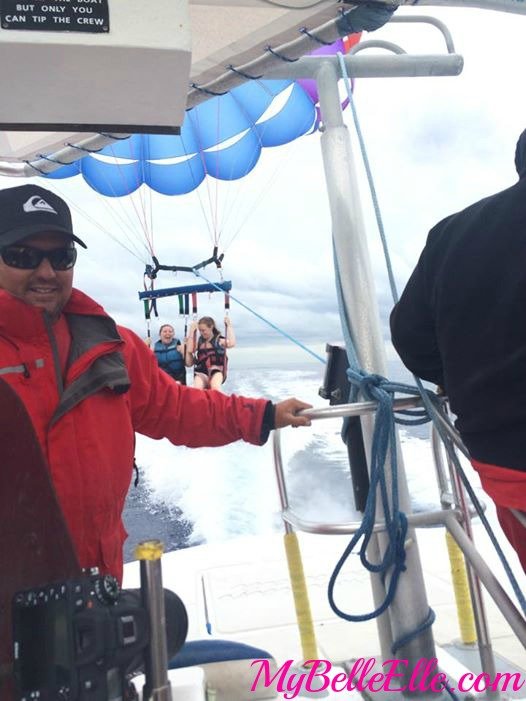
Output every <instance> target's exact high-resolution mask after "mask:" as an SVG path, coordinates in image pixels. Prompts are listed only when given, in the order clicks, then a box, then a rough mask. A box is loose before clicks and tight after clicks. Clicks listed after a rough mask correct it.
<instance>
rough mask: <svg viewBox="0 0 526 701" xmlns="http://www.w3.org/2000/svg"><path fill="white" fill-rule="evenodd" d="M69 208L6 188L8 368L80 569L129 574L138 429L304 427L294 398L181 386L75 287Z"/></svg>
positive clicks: (202, 438)
mask: <svg viewBox="0 0 526 701" xmlns="http://www.w3.org/2000/svg"><path fill="white" fill-rule="evenodd" d="M76 243H77V244H79V245H80V246H83V247H84V248H85V247H86V246H85V244H84V243H83V241H81V240H80V239H79V238H78V237H77V236H75V234H74V233H73V227H72V221H71V214H70V211H69V208H68V206H67V204H66V203H65V202H64V201H63V200H62V199H61V198H60V197H58V196H57V195H55V194H54V193H52V192H50V191H48V190H45V189H44V188H41V187H38V186H35V185H22V186H21V187H14V188H9V189H6V190H0V375H1V376H2V379H4V380H6V381H7V382H8V383H9V384H10V385H11V386H12V387H13V388H14V389H15V391H16V392H17V393H18V395H19V396H20V397H21V399H22V401H23V402H24V404H25V406H26V408H27V410H28V412H29V414H30V416H31V419H32V421H33V424H34V427H35V430H36V433H37V436H38V439H39V442H40V445H41V447H42V450H43V452H44V455H45V456H46V459H47V462H48V464H49V469H50V473H51V477H52V481H53V484H54V487H55V489H56V492H57V495H58V498H59V501H60V504H61V507H62V510H63V512H64V515H65V518H66V522H67V524H68V526H69V530H70V533H71V536H72V538H73V541H74V543H75V547H76V550H77V554H78V557H79V560H80V564H81V565H82V566H83V567H99V569H100V570H101V572H103V573H111V574H113V575H115V576H116V577H118V578H119V579H120V578H121V577H122V565H123V558H122V545H123V542H124V540H125V538H126V532H125V530H124V527H123V524H122V519H121V516H122V511H123V508H124V501H125V498H126V494H127V492H128V487H129V484H130V481H131V476H132V465H133V452H134V434H135V432H136V431H137V432H139V433H142V434H144V435H146V436H150V437H151V438H168V439H169V440H170V441H171V442H172V443H174V444H175V445H186V446H188V447H192V448H196V447H202V446H220V445H225V444H227V443H231V442H233V441H237V440H239V439H243V440H245V441H248V442H249V443H253V444H255V445H262V444H263V443H265V441H266V440H267V438H268V434H269V432H270V430H272V429H274V428H282V427H284V426H305V425H309V423H310V421H309V419H308V418H307V417H305V416H298V415H297V413H298V412H299V411H300V410H301V409H305V408H308V407H309V406H310V405H308V404H305V403H304V402H301V401H299V400H297V399H287V400H285V401H283V402H279V403H278V404H276V405H274V404H272V403H271V402H269V401H266V400H264V399H249V398H245V397H237V396H233V395H232V396H226V395H224V394H223V393H221V392H202V391H200V390H195V389H193V388H189V387H185V386H183V385H180V384H178V383H176V382H174V381H173V380H172V379H171V378H170V377H169V376H168V375H167V374H166V373H164V372H163V371H162V370H160V369H159V366H158V364H157V361H156V359H155V356H154V354H153V353H152V352H151V351H150V350H149V349H148V348H147V347H146V346H145V344H144V343H143V341H142V340H141V339H140V338H139V337H138V336H136V335H135V334H134V333H133V332H132V331H130V330H129V329H126V328H123V327H121V326H117V325H116V324H115V322H114V321H113V319H112V318H111V317H110V316H108V315H107V314H106V312H105V311H104V309H102V307H101V306H99V305H98V304H97V303H96V302H95V301H93V300H92V299H90V298H89V297H88V296H87V295H85V294H83V293H82V292H80V291H79V290H76V289H74V288H73V269H74V265H75V262H76V259H77V248H76V247H75V244H76Z"/></svg>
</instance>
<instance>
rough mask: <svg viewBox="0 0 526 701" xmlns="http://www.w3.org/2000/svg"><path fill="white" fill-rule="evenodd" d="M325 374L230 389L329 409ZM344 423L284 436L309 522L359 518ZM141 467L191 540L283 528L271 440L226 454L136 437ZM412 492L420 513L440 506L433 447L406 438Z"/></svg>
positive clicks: (271, 373)
mask: <svg viewBox="0 0 526 701" xmlns="http://www.w3.org/2000/svg"><path fill="white" fill-rule="evenodd" d="M322 374H323V368H321V369H318V368H317V367H316V366H314V367H313V369H308V370H301V369H300V370H253V369H247V370H246V371H245V372H241V371H237V372H234V371H232V372H231V376H230V378H229V380H228V384H227V387H226V389H227V390H228V391H229V392H232V393H236V394H242V395H245V396H264V397H268V398H270V399H273V400H279V399H284V398H286V397H290V396H296V397H299V398H301V399H304V400H305V401H308V402H310V403H312V404H313V405H314V406H318V407H319V406H325V405H327V402H325V401H324V400H322V399H321V398H320V397H319V396H318V388H319V386H320V384H321V377H322ZM340 431H341V419H329V420H320V421H316V422H314V423H313V426H312V427H310V428H300V429H297V430H296V429H290V428H289V429H285V430H284V431H282V451H283V459H284V465H285V469H286V478H287V488H288V493H289V502H290V505H291V507H292V508H293V510H294V511H295V512H296V513H297V514H298V515H299V516H300V517H302V518H303V519H305V520H308V521H324V522H327V523H331V522H333V523H334V522H341V521H350V520H356V518H357V515H356V512H355V511H354V509H353V497H352V486H351V481H350V476H349V466H348V461H347V452H346V448H345V446H344V444H343V442H342V440H341V437H340ZM137 438H138V440H137V451H136V452H137V462H138V464H139V465H140V466H141V467H142V468H144V476H143V479H144V481H145V483H146V484H147V486H148V490H149V492H150V499H151V501H152V502H153V503H160V504H161V505H162V506H163V507H165V508H168V509H173V508H174V507H178V508H180V509H181V510H182V512H183V514H184V516H185V517H186V518H187V519H188V520H190V521H191V522H192V523H193V524H194V531H193V537H192V542H198V541H201V540H206V541H207V542H218V541H223V540H226V539H229V538H231V537H233V536H235V535H248V534H264V533H268V532H270V531H272V530H279V529H281V528H282V525H281V520H280V518H279V510H280V504H279V497H278V491H277V488H276V479H275V474H274V467H273V458H272V445H271V441H269V442H268V443H267V445H266V446H264V447H257V446H251V445H247V444H246V443H243V442H238V443H236V444H233V445H229V446H225V447H223V448H200V449H188V448H184V447H175V446H172V445H171V444H170V443H169V442H168V441H151V440H149V439H147V438H144V437H143V436H138V437H137ZM401 438H402V447H403V452H404V459H405V463H406V473H407V476H408V482H409V489H410V493H411V499H412V502H413V507H414V508H415V509H416V510H422V509H423V508H430V507H433V506H438V492H437V489H436V479H435V475H434V469H433V462H432V456H431V448H430V442H429V441H428V440H422V439H420V438H416V437H411V436H410V435H409V434H408V433H407V431H402V432H401Z"/></svg>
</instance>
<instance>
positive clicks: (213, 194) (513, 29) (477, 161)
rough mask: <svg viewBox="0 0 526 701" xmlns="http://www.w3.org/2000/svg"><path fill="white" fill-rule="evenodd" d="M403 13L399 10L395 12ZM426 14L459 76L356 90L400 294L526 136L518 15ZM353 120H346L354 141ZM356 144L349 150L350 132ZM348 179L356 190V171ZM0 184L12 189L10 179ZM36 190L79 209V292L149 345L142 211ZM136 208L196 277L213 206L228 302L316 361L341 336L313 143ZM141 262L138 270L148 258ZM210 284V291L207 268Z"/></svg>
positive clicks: (250, 338)
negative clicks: (441, 228) (436, 231)
mask: <svg viewBox="0 0 526 701" xmlns="http://www.w3.org/2000/svg"><path fill="white" fill-rule="evenodd" d="M410 12H411V10H406V9H403V10H399V11H398V13H397V14H398V16H401V15H402V13H404V14H409V13H410ZM413 14H415V13H414V12H413ZM416 14H423V13H422V12H417V13H416ZM426 14H430V15H433V16H435V17H438V18H440V19H442V20H443V21H445V22H446V24H447V25H448V27H449V29H450V31H451V33H452V36H453V39H454V41H455V47H456V50H457V52H458V53H460V54H462V55H463V56H464V60H465V66H464V71H463V73H462V74H461V76H459V77H451V78H442V77H441V78H425V79H424V78H413V79H407V78H398V79H368V80H366V79H361V80H358V81H357V82H356V86H355V101H356V106H357V109H358V112H359V116H360V120H361V125H362V130H363V133H364V137H365V140H366V144H367V148H368V152H369V157H370V161H371V166H372V169H373V175H374V177H375V181H376V186H377V191H378V197H379V201H380V205H381V208H382V213H383V217H384V223H385V228H386V231H387V236H388V239H389V244H390V249H391V254H392V257H393V264H394V268H395V272H396V275H397V278H398V281H399V285H400V289H401V288H402V286H403V283H404V282H405V281H406V279H407V277H408V275H409V274H410V272H411V269H412V267H413V266H414V264H415V262H416V260H417V257H418V255H419V252H420V250H421V248H422V246H423V245H424V242H425V238H426V235H427V232H428V230H429V228H430V227H431V226H432V225H433V224H434V223H435V222H436V221H438V220H439V219H441V218H442V217H444V216H446V215H447V214H449V213H451V212H453V211H457V210H459V209H461V208H463V207H464V206H466V205H468V204H470V203H471V202H472V201H474V200H475V199H478V198H480V197H483V196H485V195H487V194H490V193H491V192H494V191H496V190H499V189H503V188H505V187H507V186H508V185H510V184H512V183H513V182H514V181H515V179H516V174H515V170H514V165H513V155H514V149H515V143H516V140H517V138H518V135H519V134H520V132H521V131H522V130H523V129H524V128H526V95H525V90H524V67H525V66H526V42H525V41H524V36H526V16H523V15H511V14H503V13H497V12H492V11H481V10H474V9H469V10H460V9H456V8H455V9H453V8H452V9H443V8H440V9H439V8H436V9H435V8H426ZM380 32H381V33H380ZM380 36H382V37H383V38H388V39H390V40H392V41H397V43H400V44H402V46H403V47H404V48H406V49H407V50H408V51H416V52H418V53H432V52H436V51H443V42H442V40H441V37H440V35H439V33H438V32H437V31H436V30H435V29H433V28H427V27H424V28H420V27H419V26H418V25H410V26H409V29H408V30H404V29H403V28H402V27H401V26H400V25H394V26H392V27H391V28H385V29H383V30H380V31H379V32H375V33H374V35H373V34H371V35H367V36H366V37H365V38H380ZM350 120H351V115H350V112H349V111H348V114H347V116H346V121H347V123H348V124H349V126H350V132H351V134H352V133H353V127H352V125H351V121H350ZM352 138H353V143H355V137H354V134H353V137H352ZM355 152H356V155H357V157H359V154H358V151H357V149H355ZM357 170H358V173H359V177H360V179H361V180H362V181H363V180H364V178H363V167H362V165H361V163H360V161H359V160H357ZM2 182H3V183H4V182H5V185H8V184H20V181H18V180H16V181H15V180H13V179H5V181H2ZM40 182H41V184H43V185H44V186H48V187H50V189H54V190H56V191H57V192H59V194H62V195H63V196H65V197H66V199H67V200H68V202H69V203H70V204H71V205H72V208H73V209H74V218H75V224H76V228H77V230H78V232H79V234H80V235H81V236H82V237H84V238H85V239H86V240H87V241H88V243H89V250H88V251H87V252H84V251H82V252H81V254H80V256H79V263H78V265H77V272H76V284H77V286H78V287H80V288H81V289H83V290H85V291H86V292H88V293H89V294H90V295H91V296H93V297H95V298H96V299H97V300H98V301H100V302H101V303H102V304H103V305H104V306H105V308H106V309H107V310H108V311H109V312H110V313H111V314H112V315H114V316H115V318H116V319H117V320H118V321H119V322H120V323H124V324H126V325H128V326H130V327H132V328H133V329H135V330H136V331H137V332H138V333H140V334H141V335H144V334H145V323H144V319H143V312H142V305H141V304H140V303H139V301H138V297H137V292H138V290H139V289H142V274H143V269H144V265H143V262H142V261H139V260H138V259H137V258H135V257H134V256H133V255H131V254H130V253H129V252H128V251H127V250H125V249H124V248H122V247H121V246H120V245H119V244H118V243H117V242H116V240H115V239H117V240H119V241H121V242H125V243H126V245H129V241H128V237H129V236H130V234H129V228H130V227H132V228H133V229H134V230H135V233H134V234H133V235H134V236H137V241H140V240H141V238H142V237H143V234H142V231H141V224H140V217H139V216H138V214H137V213H136V211H135V209H139V208H140V207H141V206H142V205H141V196H140V195H135V196H134V197H133V198H123V199H121V200H114V199H109V198H102V197H101V196H99V195H97V194H96V193H94V192H93V191H92V190H90V189H89V187H88V186H87V185H86V184H85V183H84V182H83V181H82V180H81V179H80V178H78V177H77V178H75V179H70V180H65V181H58V182H54V181H51V182H49V181H47V182H43V181H41V180H40ZM363 198H364V199H363V202H364V204H363V207H364V214H365V220H366V223H367V228H368V239H369V246H370V251H371V257H372V260H373V268H374V272H375V276H376V285H377V293H378V303H379V306H380V309H381V312H382V316H383V318H384V319H385V318H386V315H387V312H388V310H389V308H390V307H391V306H392V302H391V299H390V293H389V290H388V287H387V282H386V276H385V272H384V270H385V266H384V263H383V258H382V256H381V251H380V248H379V243H378V234H377V231H376V228H375V223H374V218H373V216H372V208H371V205H370V200H369V197H368V194H367V191H366V189H365V187H364V188H363ZM150 199H151V202H152V206H151V207H150ZM126 200H127V201H126ZM142 200H143V202H144V203H145V206H146V219H147V221H148V225H149V228H151V227H150V223H149V222H150V218H152V220H153V235H154V242H155V250H156V253H157V255H158V257H159V259H160V260H161V261H162V262H165V263H168V264H170V263H172V264H181V265H191V264H195V263H197V262H198V261H200V260H202V259H204V258H207V257H208V256H209V255H210V254H211V250H212V239H211V235H210V233H209V227H210V226H211V221H212V219H213V217H214V215H213V211H214V210H215V209H216V207H218V208H219V217H218V219H219V221H221V222H222V224H223V227H222V228H223V233H222V237H221V240H220V251H222V250H223V249H224V247H225V246H226V250H225V254H226V255H225V271H224V275H225V279H231V280H232V281H233V295H234V296H235V297H238V298H239V299H240V300H242V301H243V302H244V303H245V304H247V305H248V306H250V307H252V308H253V309H254V310H255V311H257V312H258V313H259V314H261V315H262V316H264V317H268V318H269V319H270V320H271V321H272V322H273V323H274V324H276V325H278V326H279V327H281V328H283V330H284V331H286V332H287V333H289V334H291V335H292V336H294V337H297V338H298V339H299V340H300V341H301V342H302V343H304V344H307V345H310V346H313V347H314V348H316V350H317V351H320V350H321V349H323V347H324V343H325V341H335V340H339V339H340V338H341V332H340V326H339V320H338V314H337V309H336V301H335V292H334V281H333V274H332V251H331V222H330V212H329V207H328V202H327V195H326V189H325V183H324V174H323V168H322V163H321V152H320V144H319V135H318V134H314V135H312V136H306V137H302V138H300V139H298V140H297V141H296V142H294V143H292V144H290V145H288V146H282V147H277V148H274V149H264V151H263V154H262V157H261V159H260V161H259V163H258V164H257V166H256V168H255V169H254V171H253V172H252V173H251V174H250V175H249V176H247V177H246V178H244V179H243V180H242V181H237V182H235V183H223V182H218V181H215V180H213V179H210V182H209V183H208V185H203V186H201V188H200V190H199V195H197V194H195V193H193V194H190V195H188V196H184V197H171V198H168V197H164V196H160V195H156V194H153V196H151V197H150V194H144V193H143V194H142ZM216 202H217V204H216ZM124 210H126V212H127V215H126V216H127V217H128V219H127V220H126V221H125V220H124V218H123V216H124V215H123V211H124ZM228 212H230V213H228ZM88 214H89V218H88V217H87V216H86V215H88ZM94 220H96V221H97V222H98V225H99V227H102V229H104V230H105V231H107V232H111V234H112V235H113V237H114V238H112V237H110V236H109V235H108V234H107V233H104V232H103V231H101V229H100V228H98V227H97V226H96V225H95V223H94ZM233 236H235V238H234V240H233V241H232V243H231V244H230V245H227V244H228V242H229V241H230V239H232V237H233ZM142 257H143V259H144V260H146V258H147V256H146V255H145V254H144V253H143V256H142ZM205 272H206V273H207V274H209V276H210V277H211V278H212V279H214V280H217V279H218V278H217V275H216V273H215V271H214V269H213V268H208V269H207V271H205ZM190 281H191V279H190V278H189V277H188V276H186V275H182V274H179V275H178V276H177V277H175V276H173V275H172V274H164V275H163V276H162V277H159V280H158V283H157V287H164V286H166V287H169V286H173V285H179V284H180V285H183V284H187V283H188V282H190ZM159 311H160V312H161V317H160V319H159V322H157V321H154V322H153V328H154V331H155V332H156V331H157V328H158V324H159V323H160V322H166V321H169V322H173V323H174V324H175V326H176V329H177V331H178V333H182V328H181V327H182V322H181V321H179V319H178V316H177V308H176V305H175V302H174V301H173V300H167V301H163V300H161V301H160V302H159ZM199 314H200V315H204V314H207V315H211V316H215V317H217V318H219V319H221V318H222V316H223V311H222V299H221V298H220V295H219V294H215V295H213V296H212V297H209V296H208V295H202V296H201V298H200V307H199ZM231 316H232V318H233V320H234V322H235V326H236V331H237V334H238V339H239V345H240V346H244V347H247V346H257V347H267V346H270V345H274V344H276V343H281V337H280V336H279V335H278V334H277V333H276V332H275V331H273V330H272V329H270V328H268V327H267V326H265V325H264V324H263V323H262V322H261V321H260V320H259V319H257V318H255V317H253V316H252V315H251V314H249V313H248V312H247V311H246V310H245V309H243V308H241V307H239V306H238V305H236V303H235V302H232V310H231Z"/></svg>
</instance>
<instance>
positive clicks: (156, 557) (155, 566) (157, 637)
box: [135, 540, 172, 701]
mask: <svg viewBox="0 0 526 701" xmlns="http://www.w3.org/2000/svg"><path fill="white" fill-rule="evenodd" d="M163 550H164V547H163V544H162V543H161V541H159V540H149V541H144V542H143V543H139V545H138V546H137V548H136V550H135V556H136V557H137V559H138V560H140V572H141V595H142V603H143V606H144V607H145V609H146V610H147V612H148V617H149V622H150V644H149V646H148V648H147V652H146V655H145V658H146V659H145V665H144V676H145V683H144V689H143V700H144V701H172V688H171V686H170V681H169V679H168V651H167V647H166V616H165V612H164V592H163V582H162V574H161V556H162V554H163Z"/></svg>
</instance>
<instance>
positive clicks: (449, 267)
mask: <svg viewBox="0 0 526 701" xmlns="http://www.w3.org/2000/svg"><path fill="white" fill-rule="evenodd" d="M515 165H516V168H517V172H518V174H519V181H518V182H517V183H515V184H514V185H512V186H511V187H509V188H507V189H506V190H503V191H502V192H498V193H497V194H494V195H491V196H489V197H486V198H484V199H483V200H480V201H479V202H475V203H474V204H472V205H471V206H470V207H467V208H466V209H464V210H463V211H461V212H458V213H456V214H453V215H451V216H449V217H447V218H446V219H444V220H443V221H441V222H439V223H438V224H437V225H436V226H434V227H433V229H431V231H430V233H429V236H428V239H427V242H426V245H425V248H424V250H423V252H422V254H421V256H420V259H419V261H418V263H417V266H416V268H415V270H414V271H413V273H412V275H411V277H410V279H409V281H408V283H407V286H406V288H405V290H404V292H403V294H402V296H401V298H400V301H399V302H398V304H397V305H396V306H395V307H394V309H393V311H392V313H391V335H392V340H393V344H394V346H395V348H396V350H397V352H398V354H399V356H400V358H401V359H402V361H403V363H404V364H405V365H406V367H407V368H409V370H411V371H412V372H413V373H414V374H415V375H418V376H419V377H421V378H422V379H424V380H428V381H430V382H433V383H435V384H437V385H439V386H440V387H442V388H443V390H444V391H445V393H446V394H447V396H448V397H449V401H450V405H451V410H452V411H453V412H454V414H455V415H456V417H457V419H456V426H457V428H458V430H459V432H460V434H461V436H462V439H463V441H464V443H465V444H466V446H467V448H468V450H469V452H470V456H471V461H472V464H473V466H474V467H475V469H476V470H477V471H478V472H479V475H480V477H481V482H482V485H483V487H484V489H485V490H486V492H487V493H488V494H489V495H490V496H491V497H492V498H493V500H494V501H495V503H496V506H497V513H498V517H499V520H500V523H501V525H502V527H503V530H504V532H505V533H506V535H507V537H508V538H509V540H510V541H511V543H512V544H513V546H514V548H515V550H516V551H517V554H518V555H519V558H520V560H521V564H522V566H523V568H524V570H525V571H526V528H524V526H523V525H522V524H521V522H520V519H517V518H516V516H515V514H514V513H513V512H512V511H511V510H517V511H526V323H525V318H524V317H525V313H526V130H525V131H524V132H523V133H522V134H521V136H520V138H519V140H518V142H517V148H516V152H515Z"/></svg>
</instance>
